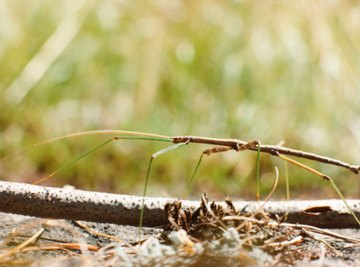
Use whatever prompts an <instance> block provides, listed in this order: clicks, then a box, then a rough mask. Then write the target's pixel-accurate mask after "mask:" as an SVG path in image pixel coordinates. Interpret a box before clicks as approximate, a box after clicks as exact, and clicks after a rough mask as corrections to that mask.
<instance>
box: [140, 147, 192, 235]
mask: <svg viewBox="0 0 360 267" xmlns="http://www.w3.org/2000/svg"><path fill="white" fill-rule="evenodd" d="M188 143H189V141H186V142H184V143H177V144H174V145H172V146H169V147H167V148H165V149H163V150H160V151H158V152H156V153H154V154H152V155H151V157H150V161H149V165H148V169H147V173H146V178H145V185H144V191H143V195H142V200H141V207H140V209H141V210H140V220H139V237H140V236H141V232H142V226H143V222H144V208H145V197H146V191H147V186H148V182H149V175H150V170H151V166H152V162H153V160H154V159H155V158H157V157H158V156H160V155H162V154H165V153H166V152H169V151H171V150H174V149H176V148H178V147H181V146H184V145H187V144H188ZM139 239H140V238H139Z"/></svg>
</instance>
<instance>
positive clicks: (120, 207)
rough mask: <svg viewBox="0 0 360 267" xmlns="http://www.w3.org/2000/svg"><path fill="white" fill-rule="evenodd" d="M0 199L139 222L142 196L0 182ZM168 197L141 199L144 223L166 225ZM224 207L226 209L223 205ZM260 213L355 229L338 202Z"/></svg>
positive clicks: (1, 207) (251, 209) (359, 211)
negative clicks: (143, 201)
mask: <svg viewBox="0 0 360 267" xmlns="http://www.w3.org/2000/svg"><path fill="white" fill-rule="evenodd" d="M0 199H1V201H0V212H8V213H17V214H23V215H30V216H36V217H43V218H44V217H45V218H59V219H69V220H83V221H94V222H104V223H105V222H108V223H117V224H125V225H134V226H138V224H139V217H140V210H141V202H142V199H143V198H142V197H141V196H128V195H118V194H108V193H99V192H89V191H83V190H75V189H72V190H70V189H63V188H53V187H43V186H37V185H29V184H23V183H12V182H4V181H0ZM173 201H175V199H170V198H159V197H158V198H151V197H147V198H145V213H144V226H160V225H165V224H167V223H168V220H167V217H166V213H165V211H164V206H165V205H166V203H168V202H173ZM347 202H348V204H349V206H350V207H351V209H352V210H353V211H354V212H355V213H356V215H360V201H359V200H347ZM262 203H263V202H260V204H262ZM233 204H234V207H235V208H236V210H242V211H244V212H248V213H255V212H257V211H258V210H259V203H258V202H257V201H234V202H233ZM199 205H200V203H199V201H182V207H183V208H184V209H186V208H192V209H196V208H198V207H199ZM223 205H224V207H226V203H223ZM264 212H267V213H268V214H269V216H272V217H275V216H276V214H277V215H278V216H284V215H285V214H287V218H286V220H285V221H287V222H291V223H301V224H309V225H313V226H317V227H326V228H334V227H335V228H359V225H358V224H357V222H356V221H355V220H354V218H353V217H352V215H351V214H349V212H348V210H347V209H346V207H345V206H344V203H343V202H342V200H316V201H299V200H297V201H271V202H266V203H265V206H264Z"/></svg>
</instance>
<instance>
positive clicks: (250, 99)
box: [0, 0, 360, 199]
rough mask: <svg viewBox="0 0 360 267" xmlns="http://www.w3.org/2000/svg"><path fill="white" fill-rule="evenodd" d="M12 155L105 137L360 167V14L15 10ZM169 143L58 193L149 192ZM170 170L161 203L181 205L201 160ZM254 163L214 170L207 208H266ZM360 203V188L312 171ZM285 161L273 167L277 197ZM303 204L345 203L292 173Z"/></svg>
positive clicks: (235, 6) (266, 168)
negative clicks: (223, 146) (258, 150)
mask: <svg viewBox="0 0 360 267" xmlns="http://www.w3.org/2000/svg"><path fill="white" fill-rule="evenodd" d="M0 15H1V18H2V19H1V21H2V22H1V26H0V62H1V66H0V131H1V135H0V156H1V157H4V156H6V155H8V154H11V153H13V152H15V151H19V150H22V149H24V148H25V147H27V146H29V145H31V144H34V143H38V142H41V141H45V140H47V139H49V138H52V137H56V136H60V135H64V134H68V133H73V132H77V131H86V130H94V129H123V130H134V131H143V132H150V133H158V134H163V135H199V136H208V137H221V138H239V139H242V140H254V139H259V140H261V141H262V143H264V144H277V143H279V142H280V141H282V140H283V141H285V145H286V146H288V147H292V148H296V149H301V150H305V151H309V152H315V153H318V154H322V155H326V156H329V157H334V158H338V159H340V160H343V161H347V162H349V163H352V164H359V163H360V152H359V151H360V117H359V115H360V105H359V103H360V94H359V92H360V5H359V4H358V2H357V1H285V0H284V1H214V0H208V1H165V0H163V1H160V0H159V1H130V0H123V1H70V0H69V1H61V2H58V1H45V0H37V1H21V0H16V1H0ZM104 140H106V137H104V136H95V137H77V138H72V139H68V140H64V141H59V142H56V143H52V144H49V145H45V146H42V147H40V148H38V149H35V150H34V151H32V152H30V153H21V154H18V155H17V156H15V157H10V158H9V159H7V160H5V161H1V162H0V176H1V177H0V178H1V179H2V180H11V181H19V182H29V183H30V182H34V181H36V180H37V179H39V178H42V177H44V176H46V175H48V174H50V173H51V172H52V171H54V170H56V169H57V168H59V167H60V166H62V165H64V164H66V162H68V161H70V160H72V159H73V158H74V157H76V156H77V155H79V154H81V153H82V152H84V151H86V150H89V149H91V148H92V147H94V146H95V145H97V144H99V143H101V142H103V141H104ZM164 145H166V144H164V143H157V142H147V141H116V142H113V143H111V144H109V145H107V146H106V147H104V148H102V149H101V150H99V151H97V152H96V153H94V154H92V155H90V156H88V157H87V158H85V159H83V160H81V161H79V162H78V163H76V164H75V165H73V166H71V167H69V168H67V169H66V170H64V171H62V172H61V173H59V174H58V175H56V177H54V178H52V179H51V180H49V181H47V182H45V183H44V184H46V185H53V186H63V185H65V184H71V185H74V186H76V187H77V188H82V189H89V190H97V191H104V192H117V193H128V194H141V192H142V189H143V184H144V178H145V174H146V168H147V163H148V161H149V157H150V156H151V154H152V153H154V152H156V151H158V150H160V149H162V148H164ZM206 148H208V147H207V146H202V145H188V146H186V147H183V148H180V149H178V150H175V151H172V152H169V153H168V154H165V155H163V156H161V157H159V158H158V159H156V160H155V162H154V168H153V171H152V174H151V183H150V188H149V195H152V196H175V197H181V196H182V195H183V194H184V192H185V188H186V181H187V179H189V177H190V176H191V173H192V171H193V169H194V167H195V164H196V161H197V159H198V157H199V155H200V153H201V152H202V151H203V150H204V149H206ZM255 160H256V154H255V153H254V152H241V153H236V152H227V153H224V154H217V155H213V156H211V157H207V158H205V159H204V161H203V165H202V166H201V168H200V170H199V174H198V177H197V179H196V181H195V183H194V184H193V188H192V195H193V197H195V198H198V197H199V196H200V193H202V192H208V193H210V195H211V197H212V198H218V197H219V198H221V197H223V196H225V195H230V196H232V197H233V198H238V197H240V198H247V199H254V195H255ZM303 162H305V163H307V164H309V165H310V166H313V167H315V168H317V169H319V170H321V171H323V172H325V173H326V174H328V175H330V176H332V177H333V178H334V179H335V180H336V181H337V183H338V185H339V187H340V188H341V189H342V190H343V192H344V194H345V196H347V197H359V196H360V184H359V178H360V177H359V176H356V175H354V174H352V173H350V172H349V171H347V170H342V169H340V168H336V167H331V166H327V165H323V164H317V163H313V162H309V161H303ZM274 166H278V167H279V170H280V185H279V187H278V189H277V191H276V194H275V197H276V198H284V197H285V190H284V163H283V162H282V161H280V160H279V159H277V158H271V157H270V156H268V155H262V161H261V174H262V178H261V179H262V187H261V189H262V194H263V195H264V194H266V192H268V191H269V189H270V188H271V185H272V183H273V180H274ZM289 176H290V185H291V195H292V197H293V198H321V197H328V198H329V197H337V196H336V194H335V193H334V192H333V190H332V189H331V188H330V186H329V185H326V184H325V183H324V182H323V181H321V180H320V179H319V178H318V177H316V176H314V175H312V174H310V173H307V172H306V171H304V170H301V169H299V168H297V167H294V166H289Z"/></svg>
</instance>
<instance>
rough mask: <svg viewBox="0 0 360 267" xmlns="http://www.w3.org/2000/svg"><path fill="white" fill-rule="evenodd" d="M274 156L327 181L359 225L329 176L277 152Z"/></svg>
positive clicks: (358, 221)
mask: <svg viewBox="0 0 360 267" xmlns="http://www.w3.org/2000/svg"><path fill="white" fill-rule="evenodd" d="M275 155H276V156H278V157H280V158H282V159H284V160H286V161H288V162H290V163H292V164H294V165H296V166H298V167H300V168H303V169H305V170H307V171H309V172H311V173H313V174H315V175H317V176H319V177H321V178H322V179H323V180H324V181H329V182H330V183H331V185H332V187H333V188H334V189H335V191H336V193H337V194H338V195H339V197H340V198H341V199H342V201H343V202H344V204H345V206H346V208H347V209H348V211H349V212H350V213H351V215H352V216H353V218H354V219H355V220H356V222H357V223H358V224H359V225H360V220H359V218H358V217H357V216H356V214H355V213H354V211H353V210H352V209H351V207H350V206H349V204H348V203H347V202H346V200H345V197H344V196H343V194H342V193H341V192H340V190H339V188H338V187H337V185H336V184H335V181H334V179H332V178H331V177H330V176H328V175H326V174H323V173H322V172H319V171H317V170H315V169H313V168H311V167H309V166H307V165H305V164H303V163H300V162H298V161H296V160H294V159H291V158H289V157H287V156H284V155H281V154H280V153H279V152H277V151H276V152H275Z"/></svg>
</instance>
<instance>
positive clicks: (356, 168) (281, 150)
mask: <svg viewBox="0 0 360 267" xmlns="http://www.w3.org/2000/svg"><path fill="white" fill-rule="evenodd" d="M171 138H172V140H173V143H186V142H188V143H198V144H209V145H217V146H226V147H231V148H232V149H234V150H236V151H239V150H240V149H239V148H241V146H243V145H247V144H249V142H246V141H242V140H239V139H221V138H209V137H200V136H174V137H171ZM258 143H259V141H258ZM247 149H249V150H253V151H256V150H257V146H250V147H248V148H247ZM260 151H261V152H264V153H268V154H271V155H273V156H278V154H284V155H289V156H295V157H298V158H305V159H309V160H314V161H318V162H322V163H326V164H331V165H335V166H339V167H342V168H345V169H348V170H350V171H352V172H353V173H355V174H359V172H360V165H350V164H349V163H346V162H342V161H340V160H337V159H332V158H329V157H325V156H321V155H318V154H314V153H309V152H305V151H301V150H296V149H292V148H288V147H282V146H272V145H261V144H260Z"/></svg>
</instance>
